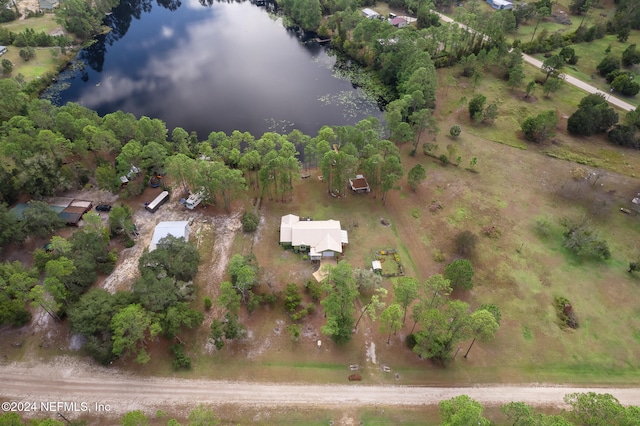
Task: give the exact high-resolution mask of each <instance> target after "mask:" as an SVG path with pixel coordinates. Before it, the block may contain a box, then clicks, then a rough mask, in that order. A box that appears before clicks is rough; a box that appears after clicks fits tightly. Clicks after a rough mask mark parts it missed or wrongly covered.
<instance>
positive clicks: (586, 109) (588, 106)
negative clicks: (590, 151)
mask: <svg viewBox="0 0 640 426" xmlns="http://www.w3.org/2000/svg"><path fill="white" fill-rule="evenodd" d="M617 122H618V113H617V112H615V110H614V109H613V108H611V107H610V106H609V104H608V103H607V100H606V99H605V97H604V95H602V94H591V95H587V96H585V97H584V98H582V100H580V104H579V105H578V110H577V111H576V112H574V113H573V114H571V117H569V120H567V130H568V131H569V133H573V134H574V135H585V136H589V135H593V134H595V133H604V132H606V131H607V130H609V129H610V128H611V127H612V126H613V125H614V124H616V123H617Z"/></svg>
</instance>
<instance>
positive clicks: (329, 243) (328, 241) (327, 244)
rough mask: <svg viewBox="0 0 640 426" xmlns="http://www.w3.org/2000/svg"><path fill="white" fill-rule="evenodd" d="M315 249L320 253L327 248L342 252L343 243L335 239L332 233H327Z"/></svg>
mask: <svg viewBox="0 0 640 426" xmlns="http://www.w3.org/2000/svg"><path fill="white" fill-rule="evenodd" d="M314 249H315V250H316V251H317V252H319V253H321V252H323V251H327V250H331V251H335V252H338V253H342V244H340V243H339V242H337V241H336V240H334V239H333V237H331V235H326V236H325V237H324V238H323V239H321V240H320V241H318V243H317V244H316V245H315V247H314Z"/></svg>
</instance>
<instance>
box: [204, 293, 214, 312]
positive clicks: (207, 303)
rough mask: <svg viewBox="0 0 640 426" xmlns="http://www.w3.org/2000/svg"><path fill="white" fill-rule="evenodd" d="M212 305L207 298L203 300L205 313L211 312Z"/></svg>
mask: <svg viewBox="0 0 640 426" xmlns="http://www.w3.org/2000/svg"><path fill="white" fill-rule="evenodd" d="M212 305H213V302H212V301H211V298H210V297H209V296H207V297H205V298H204V310H205V311H209V310H211V306H212Z"/></svg>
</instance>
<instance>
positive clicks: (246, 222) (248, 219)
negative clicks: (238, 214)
mask: <svg viewBox="0 0 640 426" xmlns="http://www.w3.org/2000/svg"><path fill="white" fill-rule="evenodd" d="M259 223H260V218H259V217H258V216H257V215H256V214H255V213H253V212H244V214H243V215H242V230H243V231H244V232H255V230H256V229H258V224H259Z"/></svg>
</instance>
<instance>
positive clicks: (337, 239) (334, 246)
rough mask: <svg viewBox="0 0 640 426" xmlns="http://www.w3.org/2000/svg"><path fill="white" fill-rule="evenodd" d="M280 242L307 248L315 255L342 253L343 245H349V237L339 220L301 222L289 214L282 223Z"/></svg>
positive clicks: (283, 218) (283, 217)
mask: <svg viewBox="0 0 640 426" xmlns="http://www.w3.org/2000/svg"><path fill="white" fill-rule="evenodd" d="M280 242H281V243H290V244H291V245H292V246H294V247H300V246H306V247H309V249H310V251H312V252H315V253H321V252H323V251H329V250H330V251H334V252H337V253H342V245H343V244H348V243H349V236H348V234H347V231H343V230H342V229H341V228H340V221H338V220H309V221H307V220H302V221H301V220H300V218H299V217H298V216H296V215H294V214H288V215H286V216H282V219H281V221H280Z"/></svg>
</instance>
